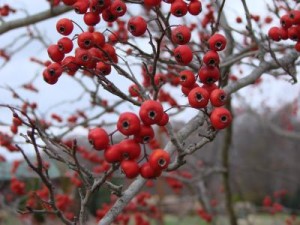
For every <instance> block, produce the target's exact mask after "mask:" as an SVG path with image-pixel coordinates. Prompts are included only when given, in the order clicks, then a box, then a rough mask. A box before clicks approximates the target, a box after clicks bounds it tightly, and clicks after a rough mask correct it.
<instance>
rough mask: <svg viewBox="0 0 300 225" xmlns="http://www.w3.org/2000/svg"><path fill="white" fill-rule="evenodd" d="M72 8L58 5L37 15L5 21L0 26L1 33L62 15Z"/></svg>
mask: <svg viewBox="0 0 300 225" xmlns="http://www.w3.org/2000/svg"><path fill="white" fill-rule="evenodd" d="M70 10H72V8H71V7H67V6H57V7H55V8H53V9H49V10H46V11H44V12H40V13H37V14H35V15H31V16H28V17H26V18H22V19H17V20H13V21H9V22H5V23H3V24H2V25H1V26H0V35H1V34H3V33H6V32H8V31H10V30H14V29H17V28H20V27H26V26H28V25H31V24H34V23H38V22H41V21H43V20H47V19H49V18H51V17H54V16H58V15H61V14H63V13H65V12H68V11H70Z"/></svg>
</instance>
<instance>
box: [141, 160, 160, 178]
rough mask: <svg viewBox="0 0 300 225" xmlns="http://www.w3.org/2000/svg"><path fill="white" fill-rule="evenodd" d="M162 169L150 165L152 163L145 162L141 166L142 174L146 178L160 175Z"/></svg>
mask: <svg viewBox="0 0 300 225" xmlns="http://www.w3.org/2000/svg"><path fill="white" fill-rule="evenodd" d="M161 171H162V170H155V169H153V168H152V167H151V166H150V163H148V162H147V163H144V164H143V165H142V166H141V168H140V174H141V176H142V177H143V178H145V179H154V178H156V177H159V176H160V174H161Z"/></svg>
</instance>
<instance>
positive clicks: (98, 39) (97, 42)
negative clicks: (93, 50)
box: [92, 31, 105, 48]
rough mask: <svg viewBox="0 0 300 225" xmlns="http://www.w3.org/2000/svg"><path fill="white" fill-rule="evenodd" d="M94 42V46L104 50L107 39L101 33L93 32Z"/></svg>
mask: <svg viewBox="0 0 300 225" xmlns="http://www.w3.org/2000/svg"><path fill="white" fill-rule="evenodd" d="M92 34H93V40H94V46H95V47H98V48H99V47H100V48H102V47H103V46H104V45H105V37H104V35H103V34H102V33H100V32H97V31H95V32H93V33H92Z"/></svg>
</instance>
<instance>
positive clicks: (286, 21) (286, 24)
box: [280, 14, 293, 29]
mask: <svg viewBox="0 0 300 225" xmlns="http://www.w3.org/2000/svg"><path fill="white" fill-rule="evenodd" d="M280 24H281V26H282V27H283V28H284V29H288V28H290V27H291V26H292V25H293V19H291V18H290V16H289V15H288V14H286V15H283V16H282V17H280Z"/></svg>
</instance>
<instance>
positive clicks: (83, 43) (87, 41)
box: [77, 31, 94, 49]
mask: <svg viewBox="0 0 300 225" xmlns="http://www.w3.org/2000/svg"><path fill="white" fill-rule="evenodd" d="M77 44H78V46H79V47H80V48H83V49H90V48H92V47H93V46H94V36H93V34H92V33H91V32H88V31H87V32H82V33H81V34H79V35H78V39H77Z"/></svg>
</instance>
